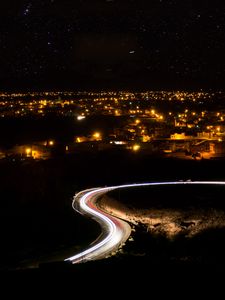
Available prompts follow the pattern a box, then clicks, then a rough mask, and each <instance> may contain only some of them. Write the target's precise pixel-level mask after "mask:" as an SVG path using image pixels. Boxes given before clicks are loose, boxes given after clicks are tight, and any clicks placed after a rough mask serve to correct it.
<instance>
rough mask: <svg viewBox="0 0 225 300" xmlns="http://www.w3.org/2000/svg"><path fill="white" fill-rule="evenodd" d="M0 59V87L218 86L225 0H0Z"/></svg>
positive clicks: (222, 73)
mask: <svg viewBox="0 0 225 300" xmlns="http://www.w3.org/2000/svg"><path fill="white" fill-rule="evenodd" d="M0 66H1V68H0V90H18V89H20V90H43V89H46V90H53V89H54V90H84V89H85V90H91V89H92V90H93V89H97V90H100V89H114V90H116V89H136V90H138V89H145V90H150V89H151V90H154V89H155V90H156V89H157V90H159V89H161V90H162V89H163V90H166V89H167V90H173V89H187V90H190V89H205V90H206V89H207V90H209V89H216V90H218V89H220V90H224V88H225V1H224V0H209V1H208V0H193V1H192V0H146V1H145V0H36V1H29V0H24V1H22V0H16V1H15V0H7V1H1V4H0Z"/></svg>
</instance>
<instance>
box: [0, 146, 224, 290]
mask: <svg viewBox="0 0 225 300" xmlns="http://www.w3.org/2000/svg"><path fill="white" fill-rule="evenodd" d="M0 164H1V173H0V176H1V178H0V182H1V185H0V192H1V211H0V214H1V275H2V276H1V277H2V278H3V280H2V284H3V285H4V282H6V283H7V284H8V283H9V284H15V285H17V286H19V290H20V292H21V291H22V292H26V291H27V285H29V286H31V287H33V288H34V289H35V290H37V291H41V290H42V291H43V290H44V288H47V289H50V290H52V291H55V290H57V289H58V288H59V287H63V288H64V289H67V290H68V289H71V288H72V289H73V291H74V292H75V293H76V292H77V289H82V293H84V295H85V293H86V294H89V295H91V291H93V289H94V292H95V293H96V292H97V291H98V290H99V289H100V290H101V289H103V288H105V287H107V289H108V291H109V293H115V291H117V288H116V286H117V285H121V286H122V287H123V288H124V289H123V292H124V293H132V289H134V290H136V289H138V288H142V289H144V290H146V289H147V290H148V294H150V293H151V289H152V288H154V287H156V286H157V285H164V284H167V283H168V282H170V287H171V284H172V286H173V287H175V288H176V287H177V285H179V282H180V283H181V284H183V285H185V286H187V287H188V289H190V288H191V287H192V286H193V285H196V283H197V282H199V281H201V280H202V279H204V280H208V281H210V280H215V278H216V279H217V281H218V282H219V280H220V278H223V276H224V270H225V268H224V263H223V261H221V263H220V262H219V263H216V264H214V263H212V261H198V260H195V261H191V260H187V261H182V260H174V261H173V260H167V259H164V258H165V256H166V255H164V256H163V253H167V250H168V249H170V251H171V249H172V248H173V247H174V245H175V244H173V246H172V248H170V247H171V246H170V245H166V244H165V243H164V242H165V241H164V240H163V239H162V240H159V243H158V244H157V242H156V241H154V243H155V244H154V245H158V246H157V247H158V248H157V247H156V246H154V247H155V248H154V249H155V250H154V251H155V252H157V251H158V250H160V251H159V253H160V255H161V256H160V255H159V256H158V258H157V256H156V255H153V256H151V255H150V254H151V251H150V252H149V255H144V256H141V255H140V254H142V252H143V251H142V250H141V248H142V245H143V248H145V247H146V245H147V246H148V247H149V245H150V244H151V239H150V242H149V240H148V242H147V241H146V240H145V237H143V235H142V231H143V228H142V227H140V228H139V230H138V228H137V231H136V234H137V236H136V237H135V240H136V241H139V242H140V244H139V246H138V251H133V252H132V251H131V252H130V254H129V251H127V252H125V253H124V254H121V255H119V256H117V257H112V258H111V259H107V260H105V261H98V262H92V263H87V264H82V265H76V266H72V265H69V264H65V263H62V262H60V261H62V260H63V259H64V258H66V257H67V256H68V255H71V254H73V253H74V251H75V252H76V251H79V249H81V248H82V249H83V248H84V247H85V246H86V245H88V244H89V243H90V242H91V241H93V240H94V239H95V238H96V237H97V236H98V234H99V232H100V228H99V227H98V225H97V224H95V223H94V222H92V221H90V220H88V219H86V218H83V217H82V216H79V215H78V214H76V213H75V212H74V211H73V210H72V208H71V203H72V198H73V195H74V194H75V193H76V192H78V191H80V190H82V189H85V188H90V187H95V186H105V185H107V186H109V185H114V184H124V183H133V182H146V181H157V180H160V181H164V180H165V181H167V180H187V179H192V180H224V178H225V176H224V167H225V161H224V160H220V161H216V160H215V161H212V160H208V161H205V160H201V161H194V160H193V161H180V160H173V159H160V158H157V157H154V158H153V157H150V156H147V155H145V156H139V154H138V153H137V154H133V153H132V154H131V153H127V152H121V151H119V152H117V151H114V152H96V153H92V154H88V155H86V154H85V153H84V154H76V155H72V156H63V157H60V158H59V157H58V158H55V159H51V160H47V161H33V160H31V161H10V160H2V161H1V162H0ZM221 197H222V196H221ZM221 199H222V198H221ZM203 200H204V199H203ZM203 200H202V201H203ZM144 229H145V228H144ZM211 237H212V238H213V239H214V233H212V235H211ZM218 237H219V240H220V242H221V239H223V232H222V233H221V235H220V234H219V235H218ZM214 240H215V239H214ZM208 242H209V244H210V240H209V241H208ZM208 242H207V243H208ZM146 243H150V244H146ZM160 243H161V244H160ZM207 243H206V244H207ZM129 245H130V244H129V243H128V244H127V247H128V249H129ZM176 245H177V247H178V248H179V244H176ZM150 246H151V245H150ZM132 247H133V246H132ZM168 247H169V248H168ZM199 247H200V248H199V249H201V247H202V250H203V252H204V251H205V249H204V247H205V244H204V239H203V243H202V244H200V245H199ZM218 247H220V246H219V244H218V245H217V247H216V248H214V247H212V249H217V250H218V253H220V257H222V255H223V251H222V250H223V249H224V248H223V247H222V248H221V249H222V250H221V249H220V248H218ZM150 248H151V247H150ZM178 248H177V249H178ZM157 249H158V250H157ZM173 250H174V249H173ZM175 250H176V249H175ZM137 254H138V255H137ZM153 254H154V253H153ZM215 254H216V252H215ZM159 258H160V259H159ZM27 266H29V267H36V268H34V269H33V268H32V269H30V268H29V269H27V268H26V267H27ZM124 281H125V282H128V286H129V287H127V285H126V283H123V282H124ZM5 286H6V285H5ZM85 286H86V287H85ZM87 286H90V287H91V288H88V287H87ZM112 286H113V287H115V288H112ZM206 287H207V285H206ZM83 288H84V289H83ZM160 291H162V290H160V289H159V292H160ZM164 292H165V290H164Z"/></svg>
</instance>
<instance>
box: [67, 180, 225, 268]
mask: <svg viewBox="0 0 225 300" xmlns="http://www.w3.org/2000/svg"><path fill="white" fill-rule="evenodd" d="M178 184H179V185H181V184H205V185H210V184H214V185H225V182H224V181H173V182H150V183H134V184H127V185H119V186H112V187H104V188H93V189H89V190H84V191H81V192H79V193H78V194H76V195H75V196H74V199H73V204H72V206H73V209H74V210H76V211H78V212H79V213H81V214H83V215H87V216H89V217H91V218H92V219H94V220H95V221H97V222H98V223H99V224H100V226H101V228H102V233H101V235H100V236H99V237H98V239H97V240H95V241H94V242H93V243H92V244H91V245H90V247H89V248H87V249H86V250H84V251H82V252H80V253H77V254H75V255H73V256H71V257H69V258H67V259H65V261H70V262H71V263H73V264H75V263H81V262H86V261H89V260H96V259H102V258H106V257H108V256H109V255H111V254H112V252H114V251H117V250H118V248H119V247H120V246H121V245H122V244H123V243H125V242H126V240H127V239H128V238H129V236H130V234H131V227H130V225H129V224H128V223H127V222H125V221H123V220H121V219H119V218H116V217H114V216H111V215H109V214H108V213H106V212H104V211H102V210H101V209H100V208H99V207H98V199H99V197H100V196H102V195H104V194H106V193H107V192H109V191H112V190H116V189H126V188H131V187H141V186H143V187H144V186H151V185H152V186H159V185H178Z"/></svg>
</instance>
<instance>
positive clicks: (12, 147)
mask: <svg viewBox="0 0 225 300" xmlns="http://www.w3.org/2000/svg"><path fill="white" fill-rule="evenodd" d="M224 99H225V93H222V92H215V93H213V92H203V91H200V92H182V91H171V92H167V91H147V92H146V91H145V92H128V91H123V92H108V91H101V92H40V93H37V92H36V93H1V94H0V124H1V127H3V126H5V129H6V126H7V121H8V122H10V120H12V119H13V120H17V121H18V122H21V120H22V121H23V122H27V127H28V128H27V130H28V131H30V132H32V126H30V125H29V122H30V121H31V120H35V121H40V122H42V120H46V119H48V120H49V119H50V120H51V118H52V117H54V119H55V120H56V121H57V120H70V124H72V125H73V126H71V128H69V127H67V128H66V129H65V136H66V138H60V137H58V136H57V132H56V133H55V134H52V136H46V135H45V136H43V138H42V137H41V136H40V137H39V138H38V137H36V136H33V137H30V138H29V139H27V140H26V139H25V140H21V141H20V140H18V139H17V140H16V142H11V143H6V142H4V139H2V138H1V140H2V141H1V143H0V158H1V159H13V160H15V159H21V160H26V159H49V158H51V157H53V156H54V155H55V154H56V153H57V154H59V153H61V154H63V155H71V154H72V155H73V154H76V153H80V152H86V151H87V152H90V151H92V152H94V151H104V150H116V149H117V150H118V151H120V150H121V151H129V152H131V153H134V154H135V153H136V154H137V155H141V154H146V155H157V156H162V157H175V158H180V159H195V160H199V159H216V158H222V157H225V104H224V103H225V101H224ZM99 120H101V121H102V122H101V121H100V122H99ZM108 121H109V122H108ZM107 122H108V123H107ZM48 124H51V123H50V122H49V123H48ZM49 126H50V125H49ZM2 130H4V129H2ZM2 130H1V131H2ZM55 130H56V131H57V129H55ZM15 131H16V128H15ZM25 131H26V130H25ZM8 139H9V140H10V137H8ZM6 144H7V146H6ZM58 149H60V151H58Z"/></svg>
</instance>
